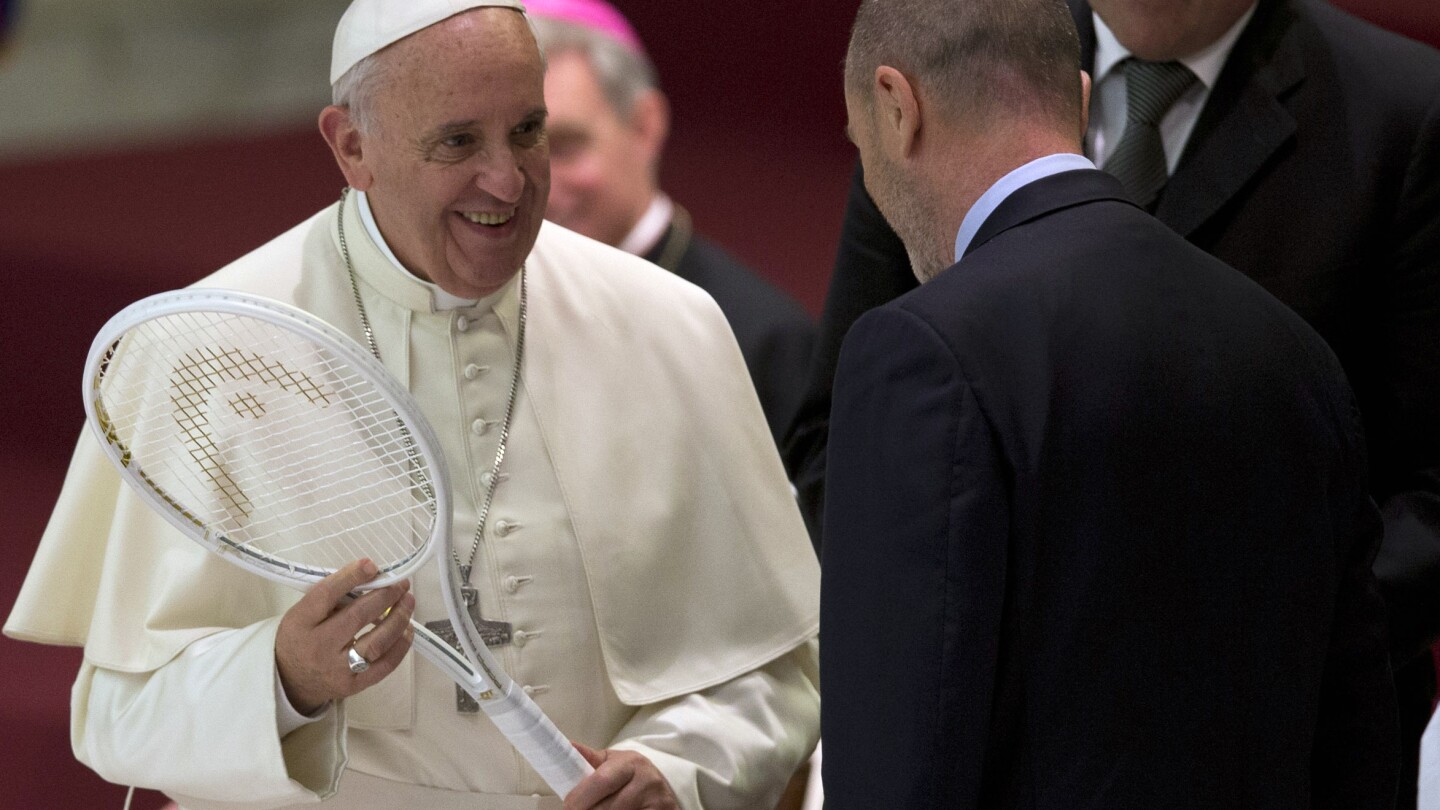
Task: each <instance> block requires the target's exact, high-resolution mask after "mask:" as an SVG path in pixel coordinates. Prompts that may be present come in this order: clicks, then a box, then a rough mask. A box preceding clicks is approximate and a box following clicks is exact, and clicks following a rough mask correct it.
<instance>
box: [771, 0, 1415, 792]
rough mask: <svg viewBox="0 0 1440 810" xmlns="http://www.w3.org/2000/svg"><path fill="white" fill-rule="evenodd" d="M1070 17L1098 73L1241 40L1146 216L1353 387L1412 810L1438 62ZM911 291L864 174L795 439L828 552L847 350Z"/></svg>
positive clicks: (1406, 47)
mask: <svg viewBox="0 0 1440 810" xmlns="http://www.w3.org/2000/svg"><path fill="white" fill-rule="evenodd" d="M1069 5H1070V9H1071V13H1072V16H1073V18H1074V20H1075V22H1076V24H1077V27H1078V28H1079V33H1080V42H1081V51H1082V54H1081V63H1082V65H1083V66H1085V67H1086V69H1087V70H1091V71H1096V72H1098V71H1097V69H1098V68H1100V67H1102V66H1101V65H1099V64H1097V52H1099V51H1103V50H1105V46H1106V44H1107V43H1106V38H1107V37H1113V38H1114V39H1115V40H1118V41H1119V42H1120V43H1121V45H1122V47H1124V46H1127V45H1128V46H1130V48H1129V50H1131V51H1132V52H1134V53H1135V54H1136V55H1139V56H1146V57H1149V58H1151V59H1165V58H1174V57H1181V56H1186V54H1185V53H1184V51H1183V50H1176V49H1181V48H1184V47H1189V48H1191V49H1192V50H1193V49H1194V48H1195V46H1196V44H1195V42H1193V40H1192V41H1186V40H1185V38H1184V36H1183V34H1184V32H1185V31H1186V30H1188V29H1189V28H1190V27H1195V28H1201V29H1204V30H1205V31H1208V32H1210V35H1211V36H1212V37H1215V38H1216V39H1223V38H1225V37H1226V35H1231V36H1232V37H1233V39H1232V40H1231V41H1230V42H1229V43H1227V44H1228V47H1229V51H1228V52H1227V53H1225V54H1223V55H1222V59H1221V67H1220V70H1219V72H1218V73H1217V74H1215V75H1214V76H1213V78H1212V81H1211V82H1210V84H1208V85H1206V86H1204V87H1203V88H1193V89H1192V90H1191V93H1192V95H1194V94H1195V93H1196V92H1197V90H1198V91H1203V92H1201V93H1200V99H1199V103H1198V104H1196V105H1193V106H1192V108H1191V109H1190V110H1188V111H1185V110H1180V111H1178V112H1177V113H1175V115H1178V116H1181V117H1183V116H1184V115H1185V114H1188V115H1190V116H1191V117H1192V120H1191V121H1190V122H1189V125H1188V126H1189V128H1188V129H1187V128H1186V127H1185V126H1184V125H1181V126H1178V127H1172V129H1176V130H1179V131H1178V132H1171V133H1167V134H1169V135H1172V136H1173V137H1170V138H1167V140H1166V143H1165V147H1166V152H1167V158H1168V159H1169V162H1170V164H1171V166H1170V169H1171V171H1172V172H1173V173H1172V175H1171V177H1170V179H1169V182H1168V183H1167V184H1166V185H1165V186H1164V188H1163V190H1162V191H1161V192H1160V193H1159V195H1158V197H1157V198H1156V199H1154V200H1153V201H1151V203H1150V206H1149V207H1150V208H1151V210H1153V212H1154V214H1155V216H1156V217H1158V218H1159V219H1160V221H1162V222H1164V223H1165V224H1166V225H1168V226H1170V227H1171V228H1172V229H1173V230H1175V231H1176V232H1177V233H1179V234H1180V235H1181V236H1184V237H1185V238H1186V239H1187V240H1189V241H1190V242H1191V243H1192V244H1194V245H1196V246H1198V247H1200V248H1202V249H1204V250H1205V251H1207V252H1209V253H1211V254H1212V255H1214V256H1216V257H1218V258H1220V259H1222V260H1223V261H1225V262H1226V263H1227V264H1230V265H1231V266H1233V267H1235V268H1237V269H1239V270H1240V271H1242V272H1244V273H1245V274H1246V275H1248V276H1250V277H1251V278H1253V279H1255V280H1256V281H1258V282H1259V283H1260V284H1261V285H1262V286H1264V287H1265V288H1266V289H1267V290H1269V291H1270V292H1271V293H1273V294H1274V295H1275V296H1276V297H1277V298H1279V299H1280V300H1281V301H1282V302H1284V303H1285V304H1287V305H1288V306H1290V307H1291V308H1292V309H1294V310H1295V312H1297V313H1298V314H1299V315H1300V316H1301V317H1303V318H1304V319H1305V320H1306V321H1307V322H1308V323H1309V324H1310V325H1311V326H1312V327H1314V328H1315V329H1316V331H1318V332H1319V333H1320V335H1321V336H1322V337H1324V338H1325V340H1326V341H1327V342H1328V343H1329V345H1330V347H1331V348H1332V349H1333V350H1334V352H1335V353H1336V355H1337V356H1338V357H1339V359H1340V362H1341V364H1342V366H1343V367H1344V368H1345V371H1346V373H1347V374H1348V375H1349V378H1350V381H1351V383H1352V385H1353V386H1354V388H1355V392H1356V396H1357V398H1358V401H1359V405H1360V410H1361V413H1362V416H1363V419H1364V426H1365V433H1366V439H1367V442H1368V446H1369V451H1370V479H1371V493H1372V495H1373V496H1374V498H1375V499H1376V501H1377V502H1378V503H1379V504H1380V506H1381V510H1382V514H1383V516H1384V523H1385V534H1384V541H1383V543H1382V545H1381V548H1380V552H1379V555H1378V557H1377V559H1376V563H1375V571H1376V574H1377V575H1378V577H1379V579H1380V584H1381V590H1382V593H1383V594H1384V595H1385V597H1386V601H1387V604H1388V607H1389V617H1390V618H1389V628H1390V637H1391V646H1392V651H1393V656H1394V662H1395V665H1396V686H1397V691H1398V694H1399V697H1400V703H1401V723H1402V737H1403V740H1404V747H1403V748H1404V754H1403V761H1404V764H1405V772H1404V776H1403V784H1404V787H1403V788H1402V796H1401V802H1400V804H1399V807H1401V808H1406V807H1413V806H1414V779H1415V767H1416V761H1417V757H1418V740H1419V735H1420V732H1421V730H1422V729H1423V727H1424V725H1425V720H1426V718H1427V717H1428V716H1429V713H1430V706H1431V698H1432V696H1433V694H1434V684H1435V676H1434V669H1433V665H1432V663H1431V661H1430V658H1429V655H1428V652H1427V650H1428V646H1429V644H1431V643H1432V642H1433V641H1435V640H1436V638H1437V637H1440V416H1437V414H1440V213H1437V212H1440V54H1437V53H1436V51H1435V50H1434V49H1431V48H1429V47H1426V46H1423V45H1420V44H1417V43H1415V42H1412V41H1409V40H1406V39H1403V38H1402V37H1399V36H1397V35H1394V34H1391V33H1387V32H1384V31H1381V30H1379V29H1378V28H1375V27H1374V26H1372V25H1369V24H1367V23H1364V22H1362V21H1360V20H1357V19H1356V18H1354V17H1351V16H1350V15H1348V14H1345V13H1344V12H1341V11H1338V10H1336V9H1335V8H1333V7H1331V6H1329V5H1328V4H1325V3H1323V2H1317V1H1316V0H1260V2H1259V3H1257V4H1254V7H1253V9H1252V7H1251V4H1249V3H1245V2H1235V0H1225V2H1218V3H1212V2H1198V1H1192V0H1187V1H1186V2H1177V3H1173V4H1162V5H1168V6H1170V9H1169V12H1168V13H1172V14H1176V15H1179V16H1178V17H1176V18H1175V19H1172V20H1166V21H1163V22H1164V23H1165V24H1164V25H1160V26H1158V27H1159V28H1160V29H1161V32H1162V33H1164V32H1166V31H1168V32H1169V33H1168V34H1166V36H1170V37H1172V38H1174V39H1175V40H1177V41H1172V42H1168V43H1167V42H1163V41H1161V42H1156V41H1154V40H1155V38H1156V37H1157V36H1158V35H1157V34H1156V33H1155V32H1154V31H1151V30H1147V29H1146V28H1145V26H1144V25H1142V24H1141V23H1143V19H1142V17H1143V13H1144V9H1145V8H1146V7H1154V4H1149V6H1145V7H1142V5H1141V4H1138V3H1136V2H1133V0H1103V1H1102V0H1096V2H1095V3H1094V8H1093V9H1092V8H1091V6H1090V5H1089V4H1087V3H1084V2H1078V1H1077V0H1071V2H1070V4H1069ZM1196 7H1199V8H1200V11H1196V12H1195V13H1196V14H1201V12H1203V11H1205V10H1206V9H1209V10H1211V11H1213V10H1214V9H1216V8H1219V9H1220V10H1221V11H1223V12H1227V13H1228V14H1230V15H1232V19H1231V20H1230V26H1231V27H1230V28H1226V27H1225V26H1224V25H1223V24H1217V22H1216V20H1214V19H1208V18H1204V17H1203V14H1202V16H1199V17H1186V16H1184V15H1185V14H1186V13H1187V12H1189V11H1192V10H1193V9H1194V8H1196ZM1107 19H1108V20H1109V21H1110V24H1107V23H1106V20H1107ZM1223 22H1224V20H1221V21H1220V23H1223ZM1177 31H1178V32H1179V33H1177ZM1217 31H1218V32H1219V33H1218V34H1217V33H1215V32H1217ZM1107 32H1108V33H1107ZM1202 39H1203V37H1202ZM1215 44H1216V43H1215V42H1206V43H1201V45H1203V46H1204V47H1203V48H1201V50H1204V48H1209V47H1211V46H1213V45H1215ZM1166 47H1169V48H1171V49H1172V50H1171V51H1170V52H1166V51H1165V50H1164V49H1165V48H1166ZM1109 67H1110V69H1111V70H1113V69H1114V66H1113V65H1110V66H1109ZM1095 78H1096V81H1097V84H1098V85H1099V86H1098V87H1097V93H1096V99H1095V104H1096V108H1095V109H1094V110H1092V116H1091V119H1092V122H1091V132H1090V137H1089V138H1087V142H1086V149H1087V152H1090V153H1091V154H1092V156H1094V157H1097V162H1098V163H1099V165H1100V167H1101V168H1102V169H1103V168H1106V160H1105V157H1106V155H1104V154H1100V155H1096V154H1094V151H1093V150H1094V149H1095V147H1096V145H1097V144H1096V140H1097V138H1096V132H1095V130H1096V129H1097V128H1100V127H1103V126H1104V124H1105V119H1106V118H1107V117H1111V116H1113V115H1114V113H1115V110H1114V107H1113V105H1112V107H1111V108H1110V109H1109V110H1106V109H1105V102H1106V101H1113V100H1114V98H1113V97H1108V96H1106V95H1105V92H1104V91H1105V87H1104V82H1105V81H1107V80H1108V76H1107V75H1097V76H1096V77H1095ZM1191 100H1192V101H1193V100H1194V99H1191ZM1123 101H1124V96H1123V95H1122V96H1120V102H1121V103H1123ZM1184 102H1185V99H1182V100H1181V105H1182V106H1183V104H1184ZM1121 118H1122V119H1123V115H1121ZM1104 134H1105V135H1108V136H1109V138H1108V139H1104V138H1102V139H1101V140H1102V143H1101V146H1102V147H1104V146H1105V145H1106V144H1105V143H1104V141H1108V145H1109V146H1110V147H1113V146H1114V144H1115V141H1116V140H1118V137H1117V136H1118V134H1119V133H1116V132H1113V131H1112V132H1108V133H1104ZM914 284H915V281H914V277H913V275H912V274H911V270H910V267H909V263H908V261H907V260H906V257H905V253H904V250H903V246H902V245H901V244H900V242H899V240H898V238H897V237H896V236H895V235H894V233H893V231H891V230H890V228H889V226H888V225H887V224H886V223H885V221H884V220H883V219H882V218H881V217H880V216H879V213H878V212H877V211H876V210H875V208H874V204H873V203H872V202H871V201H870V199H869V197H868V195H866V193H865V190H864V188H863V186H862V185H861V182H860V179H859V175H858V172H857V177H856V181H855V183H854V184H853V186H852V190H851V199H850V203H849V208H848V211H847V215H846V223H845V229H844V232H843V234H842V241H841V248H840V252H839V256H838V258H837V262H836V271H835V275H834V277H833V278H832V281H831V289H830V294H829V296H828V298H827V301H826V308H825V314H824V316H823V319H822V324H821V332H820V336H819V338H818V342H817V353H816V359H815V363H814V366H813V367H812V372H811V383H810V391H809V394H808V395H807V401H806V402H805V403H804V404H803V405H802V407H801V411H800V415H799V417H798V418H797V420H796V421H795V422H794V423H793V425H792V428H791V430H790V431H789V435H788V439H787V443H786V461H787V463H788V464H789V465H790V468H791V474H792V478H793V479H794V480H795V481H796V484H797V486H798V487H799V489H800V493H801V499H802V503H803V504H804V506H805V512H806V515H807V519H809V520H810V521H811V528H812V535H813V536H815V537H816V538H817V542H818V541H819V539H820V537H821V533H820V527H819V525H818V524H819V515H820V512H821V509H822V508H823V507H822V505H823V500H824V491H823V480H824V471H825V444H826V440H827V438H826V437H827V431H828V425H827V420H828V415H829V410H830V386H831V384H832V381H833V378H834V369H835V362H836V358H837V356H838V353H839V346H840V341H841V339H842V338H843V337H844V335H845V333H846V331H847V330H848V329H849V326H850V324H851V323H853V322H854V320H855V319H856V318H857V317H858V316H859V315H860V314H861V313H863V312H865V311H866V310H868V309H870V308H871V307H873V306H876V305H878V304H880V303H882V302H884V301H887V300H890V299H891V298H894V297H895V296H897V295H899V294H901V293H903V292H905V291H906V290H908V289H910V288H912V287H913V286H914Z"/></svg>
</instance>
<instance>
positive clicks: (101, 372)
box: [84, 290, 593, 797]
mask: <svg viewBox="0 0 1440 810" xmlns="http://www.w3.org/2000/svg"><path fill="white" fill-rule="evenodd" d="M84 396H85V413H86V416H87V419H88V422H89V424H90V426H91V428H92V429H93V431H94V433H95V435H96V436H97V437H98V438H99V439H100V442H101V445H102V446H103V447H104V449H105V452H106V454H107V456H108V457H109V458H110V460H111V461H112V462H114V463H115V466H116V467H117V469H119V471H120V474H121V476H122V477H123V478H124V479H125V481H126V482H127V483H128V484H129V485H130V486H131V487H133V488H134V489H135V490H136V491H137V492H138V493H139V494H140V495H141V497H142V498H143V499H144V500H145V501H146V502H147V503H149V505H150V506H151V507H152V508H154V509H155V510H156V511H158V512H159V513H160V514H161V515H163V516H164V517H165V518H166V519H167V520H168V521H169V522H170V523H171V524H173V525H174V526H176V527H177V528H178V529H179V530H180V531H181V532H183V533H184V534H186V535H187V536H189V537H190V538H191V539H193V540H195V541H196V542H198V543H200V544H201V545H204V546H205V547H206V548H209V549H211V550H212V551H215V552H216V553H218V554H220V555H221V556H222V557H224V558H225V559H226V560H228V561H230V562H232V563H234V564H236V565H239V566H241V567H242V568H245V569H247V570H250V571H252V572H254V573H257V574H260V575H261V576H264V577H266V578H269V579H271V580H275V581H277V582H281V583H284V584H287V585H290V586H292V587H295V588H298V589H300V590H307V589H309V588H310V587H311V586H312V585H314V583H316V582H318V581H320V580H321V579H324V578H325V577H327V576H329V575H330V574H332V573H334V572H335V571H336V570H338V569H340V568H341V567H342V566H344V565H345V564H347V563H349V562H351V561H354V560H357V559H361V558H368V559H369V560H371V561H373V563H374V565H375V566H376V567H377V568H378V570H379V573H378V575H377V576H376V577H375V578H374V579H373V580H371V581H370V582H368V583H366V585H365V586H363V590H372V589H375V588H381V587H385V586H388V585H391V584H393V583H396V582H399V581H401V580H404V579H405V578H406V577H408V576H410V575H411V574H412V573H413V572H414V571H415V570H416V569H417V568H419V567H420V566H421V565H422V564H424V563H425V562H426V561H427V560H429V559H430V557H431V555H432V554H434V553H435V552H436V551H439V565H440V570H441V573H440V587H441V591H442V592H443V594H444V601H445V609H446V611H447V613H448V614H449V617H450V622H451V625H452V626H453V627H455V628H456V636H457V637H458V639H459V642H460V645H461V647H462V650H461V651H457V650H456V649H455V648H453V647H451V646H450V645H449V644H447V643H445V642H444V641H443V640H441V639H440V638H439V637H438V636H436V635H435V634H434V633H432V632H430V631H429V630H427V629H426V628H425V627H424V626H422V625H420V624H418V623H415V622H413V621H412V622H411V623H410V624H411V628H412V629H413V631H414V635H415V640H414V647H415V649H416V650H417V651H418V652H419V653H420V654H421V655H423V656H424V657H425V658H426V659H428V660H429V661H431V662H432V663H434V664H435V665H436V666H438V667H440V669H441V670H443V671H444V672H445V673H446V674H447V675H449V676H450V677H451V678H452V679H453V680H454V681H455V682H456V683H457V684H459V685H460V686H461V687H462V688H464V689H465V690H466V691H467V692H469V693H470V694H471V695H472V696H473V697H474V698H475V699H476V700H477V701H478V702H479V703H480V706H481V708H482V709H483V710H484V711H485V713H486V714H487V715H489V717H490V719H491V720H493V721H494V723H495V725H496V726H497V727H498V728H499V729H500V731H501V732H503V733H504V734H505V736H506V738H507V739H509V740H510V742H511V743H512V744H513V745H514V746H515V748H516V750H518V751H519V752H520V753H521V754H522V755H523V756H524V757H525V759H526V760H527V761H528V762H529V763H530V765H531V766H532V767H534V768H535V770H536V771H537V772H539V774H540V776H541V777H542V778H544V780H545V782H546V783H547V784H548V785H550V787H551V788H552V789H553V790H554V791H555V792H556V794H558V795H560V796H562V797H563V796H565V795H566V794H568V793H569V792H570V790H571V789H572V788H573V787H574V786H575V785H576V784H577V783H578V782H579V781H580V780H581V779H583V778H584V777H585V776H586V775H588V774H589V773H591V772H592V771H593V768H591V767H590V765H589V764H588V763H587V762H586V761H585V759H584V758H583V757H581V756H580V754H579V752H577V751H576V750H575V748H574V747H573V746H572V745H571V744H570V742H569V741H568V740H567V739H566V738H565V736H564V735H563V734H561V733H560V731H559V730H558V729H557V728H556V727H555V724H554V723H552V722H551V721H550V719H549V718H548V717H546V716H545V714H544V713H543V712H541V710H540V708H539V707H538V706H536V705H535V703H534V701H532V700H531V699H530V698H529V696H528V695H526V694H525V692H524V691H523V690H522V689H521V688H520V687H518V686H517V685H516V684H515V683H514V681H512V680H511V679H510V677H509V676H508V675H506V674H505V671H504V670H503V669H502V668H501V667H500V666H499V664H498V663H497V662H496V661H495V658H494V656H493V655H492V654H491V653H490V651H489V649H488V648H487V647H486V646H485V644H484V642H483V640H482V639H481V637H480V632H479V630H478V629H477V628H476V627H475V625H474V623H473V621H472V620H471V618H470V613H469V611H468V610H466V605H465V602H464V601H463V599H462V596H461V592H460V584H461V583H460V579H459V576H460V575H459V572H458V571H457V570H456V567H455V566H454V565H453V564H451V558H452V554H451V537H450V516H451V507H450V489H449V484H448V481H447V476H446V473H445V462H444V457H443V455H442V454H441V451H440V446H439V443H438V441H437V440H436V438H435V434H434V431H433V430H432V429H431V427H430V425H429V424H428V423H427V422H426V420H425V418H424V416H423V415H422V414H421V413H420V409H419V407H418V406H417V405H416V404H415V402H414V400H413V399H412V398H411V397H410V395H409V392H407V391H406V390H405V389H404V388H402V387H401V386H400V385H399V384H398V383H396V382H395V381H394V380H393V379H392V378H391V377H390V376H389V374H388V373H387V372H386V371H385V369H384V367H383V366H381V365H380V363H379V361H377V360H376V359H375V358H374V357H372V356H370V355H369V354H368V353H367V352H365V350H364V349H362V348H361V347H360V346H359V345H358V344H356V343H355V342H354V341H353V340H351V339H350V338H349V337H347V336H346V335H344V334H343V333H341V332H340V331H338V330H336V329H335V328H334V327H332V326H330V325H329V324H327V323H325V322H324V321H322V320H320V319H318V318H315V317H314V316H311V315H309V314H308V313H305V312H303V311H301V310H299V309H296V308H294V307H290V306H287V305H285V304H280V303H278V302H274V301H269V300H267V299H263V298H259V297H256V296H250V295H244V294H240V293H233V292H228V291H224V290H185V291H179V292H172V293H162V294H160V295H156V296H152V297H150V298H146V299H144V300H142V301H138V302H136V303H134V304H132V305H130V306H128V307H126V308H125V309H124V310H122V311H121V312H120V313H118V314H117V315H115V317H113V318H111V319H110V321H109V322H108V323H106V324H105V326H104V327H103V328H102V329H101V330H100V333H99V334H98V335H97V336H96V338H95V341H94V343H93V344H92V346H91V349H90V355H89V358H88V360H87V362H86V365H85V379H84Z"/></svg>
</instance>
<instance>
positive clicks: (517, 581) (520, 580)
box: [501, 577, 534, 593]
mask: <svg viewBox="0 0 1440 810" xmlns="http://www.w3.org/2000/svg"><path fill="white" fill-rule="evenodd" d="M532 579H534V577H505V579H504V580H502V581H501V584H502V585H504V586H505V590H506V592H508V593H515V592H516V591H518V590H520V586H521V585H526V584H528V583H529V582H530V580H532Z"/></svg>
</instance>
